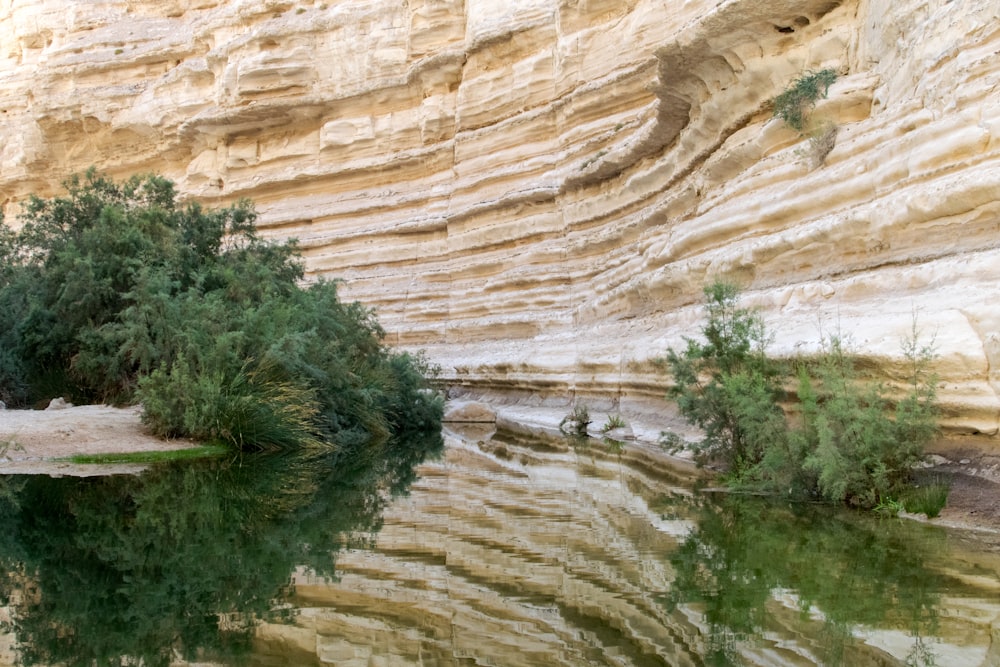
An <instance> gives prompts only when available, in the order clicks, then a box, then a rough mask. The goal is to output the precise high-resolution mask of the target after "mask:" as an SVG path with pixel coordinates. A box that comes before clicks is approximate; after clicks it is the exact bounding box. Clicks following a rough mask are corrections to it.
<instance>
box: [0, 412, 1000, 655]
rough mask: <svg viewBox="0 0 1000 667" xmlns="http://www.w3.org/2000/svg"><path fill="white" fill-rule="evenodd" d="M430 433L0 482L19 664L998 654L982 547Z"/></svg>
mask: <svg viewBox="0 0 1000 667" xmlns="http://www.w3.org/2000/svg"><path fill="white" fill-rule="evenodd" d="M445 438H446V441H447V447H446V449H445V451H444V455H443V456H432V457H431V458H430V460H425V458H424V457H425V456H426V455H427V454H435V453H438V452H439V451H440V444H441V443H440V440H437V441H433V442H424V443H413V444H410V445H408V446H403V447H396V448H394V450H393V451H395V452H396V453H397V454H402V457H401V458H400V457H398V456H393V457H381V456H374V457H372V458H371V460H369V461H366V462H357V463H356V464H355V465H353V466H351V467H345V466H344V465H343V464H342V463H338V462H331V461H329V460H325V459H280V460H275V459H270V458H244V459H243V460H242V461H217V462H211V463H208V464H206V465H198V466H193V465H190V464H185V465H180V466H171V467H165V468H161V469H155V470H152V471H150V472H149V473H147V474H145V475H143V476H142V477H113V478H103V479H100V478H88V479H54V480H53V479H47V478H35V477H31V478H7V479H6V481H5V484H6V485H5V487H4V488H5V489H6V490H7V496H6V499H5V500H4V501H3V502H2V503H0V511H2V512H3V516H2V518H0V520H2V521H3V522H4V527H5V530H4V531H3V533H2V537H0V559H2V565H3V566H4V569H5V574H4V578H3V580H2V584H3V591H4V593H5V595H6V596H7V597H8V599H9V605H8V607H7V611H9V612H10V614H11V620H10V625H11V626H12V629H13V631H14V632H16V633H17V637H18V639H19V640H20V644H19V647H18V649H19V651H20V654H21V659H22V661H23V662H24V663H25V664H54V663H59V664H66V665H91V664H98V665H118V664H135V662H136V660H135V659H136V658H139V659H141V660H142V661H143V664H146V665H154V664H167V663H170V664H171V665H173V666H175V667H180V666H181V665H183V664H186V663H189V662H192V661H197V662H198V663H199V664H205V663H211V664H222V665H256V666H260V667H264V666H272V665H338V667H340V666H344V665H348V666H358V667H360V666H363V665H364V666H376V665H454V666H456V667H457V666H459V665H471V664H493V665H526V666H527V665H532V666H535V665H566V666H572V667H576V666H579V665H669V666H671V667H682V666H685V665H692V666H701V665H788V666H798V665H845V666H846V665H851V666H864V665H879V666H893V665H898V666H903V665H924V666H927V665H931V664H937V665H949V667H960V666H964V665H968V666H970V667H971V666H973V665H975V666H980V665H983V666H996V665H1000V555H998V551H1000V549H998V547H997V545H996V543H992V544H991V543H989V542H982V541H970V539H969V538H968V537H967V536H965V535H963V534H961V533H955V532H949V531H944V530H942V529H939V528H935V527H931V526H925V525H920V524H916V523H914V522H909V521H902V520H894V519H883V520H880V519H877V518H875V517H869V516H864V515H861V514H858V513H854V512H844V511H840V510H835V509H833V508H825V507H818V506H806V505H795V506H791V505H784V504H775V503H768V502H762V501H761V500H759V499H751V498H739V497H733V496H718V495H714V494H699V493H697V492H695V491H694V490H693V489H692V484H691V477H690V471H689V472H686V473H680V472H679V471H678V470H677V469H675V468H672V467H670V466H669V465H668V464H666V463H665V462H664V461H663V460H662V458H661V457H659V456H657V455H656V454H655V453H653V452H650V451H648V450H646V449H644V448H642V447H640V446H636V445H632V444H629V445H625V446H621V445H620V444H619V445H614V444H609V443H603V442H599V441H596V440H589V441H583V442H579V441H576V442H575V441H572V440H568V439H566V438H562V437H540V436H539V437H535V436H532V437H528V436H522V435H518V434H514V433H510V432H500V433H495V434H494V433H491V432H471V431H470V432H461V433H459V432H454V431H451V432H446V435H445ZM421 461H423V463H420V462H421ZM418 464H419V465H418ZM123 656H128V658H123ZM0 662H2V659H0Z"/></svg>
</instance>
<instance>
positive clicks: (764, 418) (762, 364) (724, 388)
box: [659, 281, 785, 477]
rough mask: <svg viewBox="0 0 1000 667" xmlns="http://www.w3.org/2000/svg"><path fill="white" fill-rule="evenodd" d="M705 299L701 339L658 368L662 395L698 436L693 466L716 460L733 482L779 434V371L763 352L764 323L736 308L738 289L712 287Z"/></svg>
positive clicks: (781, 420) (720, 284)
mask: <svg viewBox="0 0 1000 667" xmlns="http://www.w3.org/2000/svg"><path fill="white" fill-rule="evenodd" d="M705 297H706V305H705V308H706V314H707V321H706V323H705V326H703V327H702V330H701V333H702V336H703V338H704V341H700V340H696V339H693V338H685V342H686V347H685V348H684V349H683V350H681V351H677V350H674V349H673V348H671V349H669V350H668V351H667V354H666V357H665V358H664V359H661V360H660V361H659V363H660V364H662V365H664V366H665V367H666V369H667V370H668V371H669V373H670V374H671V376H672V380H673V384H672V386H671V387H670V389H669V390H668V394H667V395H668V398H671V399H673V400H674V401H676V402H677V405H678V407H679V408H680V411H681V414H682V415H684V417H685V418H687V419H688V420H689V421H690V422H691V423H693V424H695V425H697V426H698V427H699V428H701V429H702V430H703V431H704V437H703V438H702V440H701V441H700V442H698V443H696V444H695V445H694V446H693V448H694V450H695V453H696V456H697V458H698V460H699V462H702V463H705V462H708V461H711V460H715V461H719V462H721V463H722V464H723V465H725V466H726V468H727V469H728V470H729V472H730V474H731V475H733V476H736V477H739V476H741V475H742V474H744V473H745V472H747V471H748V470H750V469H751V468H752V467H753V466H755V465H756V464H757V463H758V462H759V461H760V460H761V458H762V457H763V456H764V452H765V451H766V449H767V447H768V446H769V445H770V443H772V442H773V441H774V440H775V439H780V438H783V437H784V433H785V422H784V416H783V414H782V412H781V409H780V407H779V405H778V399H779V396H780V393H781V383H780V378H781V375H780V368H779V367H778V365H777V364H775V363H774V362H773V361H772V360H771V359H769V358H768V357H767V355H766V354H765V346H766V344H767V341H768V335H767V331H766V327H765V326H764V321H763V319H762V318H761V316H760V314H759V313H758V312H756V311H753V310H751V309H748V308H742V307H740V306H739V305H738V298H739V289H738V288H737V287H736V285H734V284H732V283H728V282H724V281H717V282H714V283H712V284H711V285H709V286H708V287H706V288H705ZM676 444H677V443H675V445H676Z"/></svg>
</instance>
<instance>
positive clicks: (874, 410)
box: [660, 282, 937, 508]
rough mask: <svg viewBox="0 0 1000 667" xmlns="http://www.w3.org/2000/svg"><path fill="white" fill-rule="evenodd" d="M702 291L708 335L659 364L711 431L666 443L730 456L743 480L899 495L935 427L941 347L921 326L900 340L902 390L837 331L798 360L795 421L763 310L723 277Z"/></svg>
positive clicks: (687, 410) (809, 491) (881, 499)
mask: <svg viewBox="0 0 1000 667" xmlns="http://www.w3.org/2000/svg"><path fill="white" fill-rule="evenodd" d="M705 295H706V297H707V300H708V303H707V316H708V317H707V323H706V324H705V326H704V327H703V328H702V334H703V336H704V338H705V342H699V341H696V340H693V339H687V347H686V348H685V349H684V350H683V351H681V352H676V351H675V350H672V349H671V350H669V351H668V353H667V356H666V358H665V360H661V361H660V363H661V364H663V365H665V366H666V367H667V369H668V370H669V372H670V373H671V375H672V379H673V385H672V387H671V388H670V389H669V391H668V397H669V398H672V399H674V400H675V401H677V404H678V406H679V408H680V410H681V414H682V415H683V416H684V417H686V418H687V419H688V421H690V422H691V423H693V424H695V425H697V426H698V427H700V428H701V429H702V431H703V432H704V437H703V438H702V440H701V441H700V442H697V443H695V444H694V445H693V446H692V445H687V444H686V443H684V442H683V441H682V440H681V439H680V438H678V437H676V436H673V437H671V436H667V437H665V438H664V443H666V444H667V445H669V446H672V447H673V448H674V449H679V448H681V447H685V446H689V447H691V448H692V449H693V450H694V452H695V456H696V460H697V461H699V462H701V463H704V462H708V461H713V462H717V463H719V464H721V465H722V466H723V467H724V469H725V470H726V474H727V477H728V479H729V481H730V483H732V484H736V485H740V486H746V487H751V488H756V489H765V490H769V491H772V492H777V493H781V494H787V495H793V496H811V497H822V498H824V499H826V500H830V501H835V502H842V503H847V504H850V505H853V506H858V507H864V508H873V507H876V506H878V505H880V504H884V503H885V502H887V501H888V499H889V498H895V497H898V495H899V493H900V492H901V491H902V490H903V489H904V488H905V487H906V485H907V483H908V481H909V478H910V475H911V472H912V470H913V468H914V466H915V465H916V464H917V463H918V462H919V461H920V460H921V459H922V458H923V452H924V448H925V447H926V446H927V444H929V443H930V441H931V440H932V439H933V437H934V436H935V435H936V433H937V412H936V407H935V399H936V395H935V378H934V376H933V374H931V373H930V363H931V361H932V359H933V351H932V349H931V347H930V346H923V345H921V344H920V343H919V342H918V336H917V332H916V327H914V331H913V334H912V336H911V338H910V339H908V340H907V341H906V342H905V343H904V347H903V351H904V356H905V358H906V359H907V362H908V367H907V369H908V373H907V375H908V377H907V381H908V387H907V389H906V392H905V394H904V395H903V396H902V397H897V398H894V393H893V392H892V391H890V389H889V388H887V387H885V386H883V385H882V384H879V383H865V382H861V381H860V379H859V378H858V375H857V373H856V369H855V358H854V357H853V356H851V355H850V354H848V351H847V350H846V348H845V345H844V344H843V342H842V341H841V339H840V338H838V337H832V338H828V339H826V340H825V341H824V349H823V351H822V353H821V354H820V355H818V356H817V357H816V358H814V359H810V360H805V361H800V362H799V363H798V404H797V406H795V409H794V413H795V415H794V419H793V420H792V422H791V424H790V423H789V420H788V419H787V418H786V416H785V414H784V412H783V410H782V408H781V404H780V402H781V400H782V398H783V393H782V386H783V385H784V384H785V382H787V381H788V380H789V379H790V378H786V377H784V376H783V375H782V374H781V372H780V368H779V367H778V366H777V365H776V364H775V363H774V362H773V361H771V360H769V359H768V358H767V356H766V355H765V352H764V347H765V343H766V341H767V340H768V335H767V332H766V330H765V327H764V324H763V321H762V319H761V318H760V316H759V314H757V313H755V312H754V311H751V310H748V309H744V308H739V307H738V306H737V298H738V291H737V289H736V287H735V286H733V285H731V284H728V283H724V282H716V283H714V284H712V285H710V286H709V287H708V288H706V290H705Z"/></svg>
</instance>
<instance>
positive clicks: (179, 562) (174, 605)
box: [0, 434, 442, 665]
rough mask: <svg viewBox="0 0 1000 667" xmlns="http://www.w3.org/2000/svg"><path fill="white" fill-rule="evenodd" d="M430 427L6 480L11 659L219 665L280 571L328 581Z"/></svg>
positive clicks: (273, 594) (281, 585)
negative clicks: (102, 472) (358, 444)
mask: <svg viewBox="0 0 1000 667" xmlns="http://www.w3.org/2000/svg"><path fill="white" fill-rule="evenodd" d="M441 448H442V440H441V437H440V435H439V434H434V435H432V436H424V437H423V439H419V440H411V441H408V442H391V443H388V444H387V445H385V446H383V447H381V448H373V449H368V450H366V453H365V456H364V458H359V456H357V455H355V456H352V457H346V456H343V455H341V456H340V457H339V458H338V457H336V456H332V457H331V456H322V457H320V456H313V457H309V456H302V455H298V456H297V455H290V454H288V455H281V456H264V455H258V456H244V457H242V458H239V459H234V460H216V461H203V462H199V463H182V464H172V465H164V466H160V467H157V468H154V469H152V470H149V471H147V472H146V473H144V474H143V475H141V476H110V477H89V478H50V477H42V476H33V477H8V478H2V479H3V480H4V484H3V492H2V493H0V520H2V521H3V524H4V531H3V534H2V536H0V593H2V596H3V601H4V603H6V604H9V605H10V612H11V620H10V621H9V623H8V627H7V628H6V630H7V631H12V632H14V633H16V636H17V640H18V650H19V654H20V655H19V657H20V660H21V662H23V663H24V664H28V665H32V664H53V663H60V664H65V665H91V664H95V663H96V664H98V665H124V664H139V661H141V663H142V664H144V665H167V664H169V662H170V661H171V660H172V659H173V658H175V657H177V656H180V657H183V658H184V659H189V660H193V659H199V660H206V659H211V660H230V659H232V658H233V657H234V656H236V655H238V654H240V653H242V652H245V651H246V650H247V649H248V648H249V643H250V638H251V634H252V629H253V627H254V624H255V623H256V622H257V621H258V620H261V619H273V618H274V617H275V616H281V615H283V614H285V615H287V614H289V613H291V612H289V611H287V610H283V609H281V608H276V605H275V600H276V598H278V597H279V595H280V594H281V593H282V592H285V591H287V590H288V588H289V587H290V582H291V575H292V572H293V570H295V569H296V568H300V567H306V568H309V569H311V570H313V571H314V572H316V573H317V574H320V575H329V576H332V575H333V573H334V557H335V553H336V551H337V550H338V549H340V548H342V547H344V546H345V545H347V544H354V543H357V542H363V541H364V540H365V536H370V535H372V534H373V533H375V532H376V531H378V530H379V528H380V526H381V520H382V512H383V509H384V508H385V506H386V504H387V503H388V501H389V500H390V499H391V498H392V497H394V496H396V495H399V494H403V493H406V492H407V490H408V488H409V486H410V484H411V483H412V482H413V481H414V480H415V479H416V473H415V471H414V467H415V466H416V465H417V464H418V463H419V462H420V461H422V460H423V459H424V458H425V457H427V456H428V455H436V454H439V453H440V451H441Z"/></svg>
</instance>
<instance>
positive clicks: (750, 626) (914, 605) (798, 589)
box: [666, 496, 975, 665]
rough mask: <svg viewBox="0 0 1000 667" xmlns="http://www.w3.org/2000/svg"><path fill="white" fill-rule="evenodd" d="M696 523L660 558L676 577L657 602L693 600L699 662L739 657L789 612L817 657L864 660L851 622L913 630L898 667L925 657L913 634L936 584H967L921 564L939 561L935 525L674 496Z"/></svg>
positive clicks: (954, 588)
mask: <svg viewBox="0 0 1000 667" xmlns="http://www.w3.org/2000/svg"><path fill="white" fill-rule="evenodd" d="M677 504H678V505H679V508H678V509H680V510H682V511H685V512H691V511H693V515H692V516H693V518H694V519H695V521H696V524H697V528H696V529H695V530H693V531H692V533H691V534H690V535H689V536H688V537H687V539H685V540H684V541H683V542H682V543H681V545H680V546H679V548H678V549H676V550H675V551H674V552H673V553H672V554H671V555H670V562H671V564H673V566H674V567H675V568H676V576H675V579H674V581H673V583H672V585H671V588H670V591H669V593H668V594H667V596H666V597H667V600H668V604H669V605H670V606H671V607H676V606H677V605H678V604H680V603H688V604H691V603H696V604H697V608H698V609H699V610H700V611H701V613H702V614H703V615H704V619H705V622H706V623H707V625H708V629H709V637H708V643H707V650H706V654H707V655H706V661H707V662H708V663H709V664H719V665H731V664H742V658H741V655H740V653H741V651H743V650H747V649H748V648H749V649H750V650H752V645H753V640H755V639H757V638H759V637H762V636H763V635H764V634H765V633H766V632H768V631H771V630H772V629H776V628H780V627H781V625H782V624H783V623H784V622H785V619H783V618H782V616H786V617H788V616H793V617H794V614H792V613H790V612H798V616H799V619H798V620H800V621H802V625H803V627H807V626H808V625H809V623H808V622H807V621H809V620H812V621H813V622H812V624H811V625H812V626H813V627H812V628H811V630H810V631H811V633H812V634H813V636H814V637H815V639H816V640H817V641H815V642H814V644H813V648H814V650H815V651H816V653H817V657H818V658H819V659H820V662H821V663H822V664H824V665H856V664H862V661H863V660H864V659H865V657H864V654H863V653H859V649H858V647H855V646H853V645H852V635H851V631H852V629H853V628H856V627H858V626H866V627H879V628H896V629H899V630H902V631H904V632H906V633H909V634H910V636H912V637H914V638H915V640H914V642H913V648H912V649H911V651H910V652H909V654H908V655H907V658H906V664H908V665H909V664H913V665H930V664H934V662H933V658H934V656H933V652H932V651H931V650H930V649H929V647H928V646H927V645H926V644H925V643H924V641H923V638H924V637H927V636H932V635H934V634H935V633H936V632H937V627H938V623H937V620H938V619H937V608H938V604H939V602H940V597H941V594H942V592H943V591H945V590H947V591H949V592H950V593H951V594H954V593H956V592H957V593H975V590H974V589H971V587H970V589H969V590H968V591H966V590H963V589H965V588H966V587H965V586H963V585H962V584H961V582H957V581H956V582H950V581H947V580H946V578H945V577H944V576H943V575H942V574H941V573H939V572H937V571H935V570H933V569H931V568H930V567H929V565H930V564H932V563H933V562H935V561H938V560H940V559H941V557H942V554H943V553H944V551H945V549H946V546H947V540H946V535H945V533H944V532H943V531H940V530H935V529H933V528H927V527H922V526H913V525H909V524H904V523H902V522H900V521H898V520H879V519H877V518H873V517H870V516H867V515H859V514H857V513H850V514H847V513H845V512H843V511H839V510H833V509H831V508H829V507H818V506H814V505H803V504H799V505H786V506H782V505H775V504H773V503H770V502H767V501H765V500H762V499H759V498H746V497H734V496H724V497H721V498H719V497H708V498H704V499H702V500H700V501H698V502H692V501H691V500H689V499H684V500H682V501H680V502H679V503H677Z"/></svg>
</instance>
